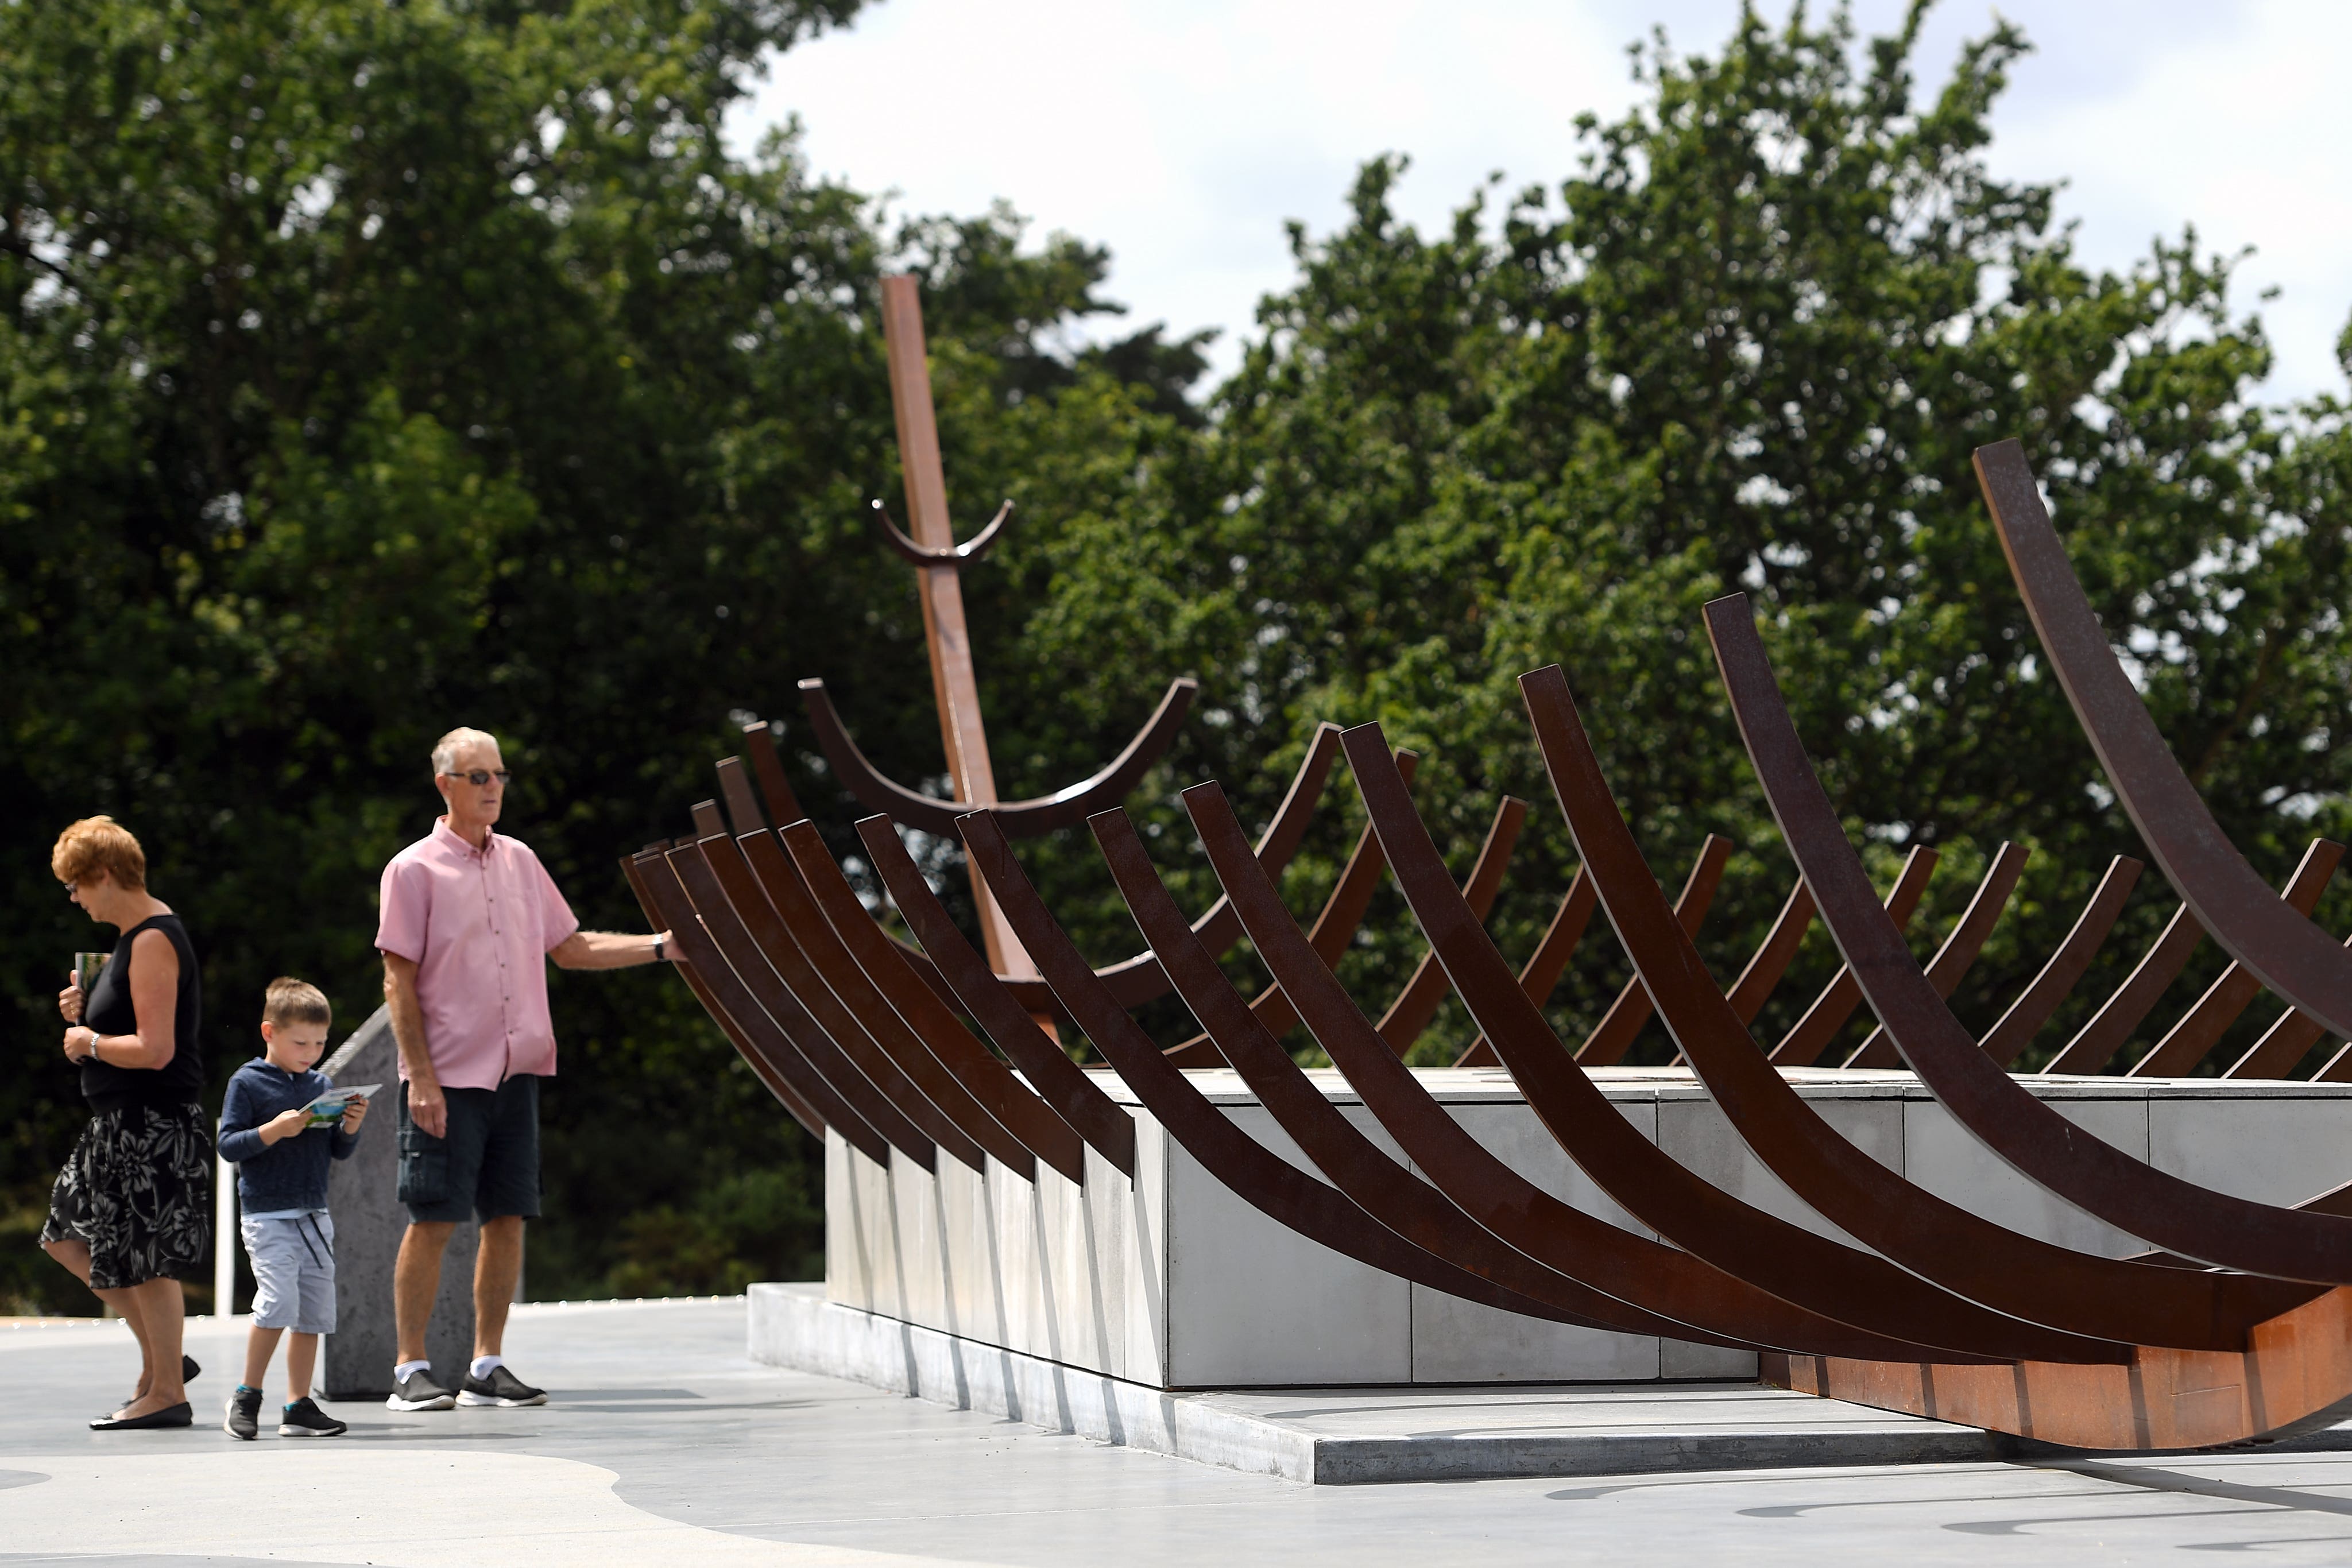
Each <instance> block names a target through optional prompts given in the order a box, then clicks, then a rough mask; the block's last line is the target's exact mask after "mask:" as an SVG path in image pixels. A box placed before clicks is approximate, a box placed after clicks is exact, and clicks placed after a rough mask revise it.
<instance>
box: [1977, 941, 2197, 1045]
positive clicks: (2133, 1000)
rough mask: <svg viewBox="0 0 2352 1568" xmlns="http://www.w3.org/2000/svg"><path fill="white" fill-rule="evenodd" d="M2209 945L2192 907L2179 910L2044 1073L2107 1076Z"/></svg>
mask: <svg viewBox="0 0 2352 1568" xmlns="http://www.w3.org/2000/svg"><path fill="white" fill-rule="evenodd" d="M2204 940H2205V929H2204V927H2202V926H2200V925H2198V924H2197V916H2196V915H2194V914H2192V913H2191V912H2190V910H2189V906H2188V905H2187V904H2182V905H2181V906H2180V907H2179V908H2178V909H2176V910H2174V911H2173V912H2172V918H2171V919H2170V920H2168V921H2167V922H2166V923H2165V926H2164V932H2163V935H2161V936H2158V937H2157V939H2156V940H2155V941H2154V942H2153V943H2151V944H2149V946H2148V949H2147V952H2146V953H2144V954H2142V955H2141V956H2140V961H2139V963H2138V964H2137V965H2136V966H2134V967H2133V969H2132V972H2131V973H2130V975H2128V976H2127V977H2125V980H2124V983H2123V984H2122V985H2120V986H2117V987H2116V989H2115V992H2114V994H2113V995H2111V996H2109V997H2108V998H2107V999H2106V1000H2105V1002H2103V1003H2102V1004H2100V1007H2099V1010H2098V1011H2097V1012H2095V1013H2093V1014H2092V1015H2091V1017H2090V1019H2089V1020H2088V1021H2087V1022H2085V1023H2084V1025H2083V1027H2082V1028H2081V1029H2080V1030H2076V1031H2075V1034H2074V1039H2073V1040H2068V1041H2067V1042H2066V1046H2065V1049H2064V1050H2063V1051H2059V1053H2058V1054H2057V1055H2055V1056H2053V1057H2052V1058H2051V1059H2050V1062H2049V1065H2047V1066H2045V1067H2044V1068H2042V1071H2043V1072H2045V1073H2074V1074H2077V1075H2081V1076H2088V1075H2090V1074H2093V1073H2096V1072H2098V1071H2102V1070H2104V1069H2105V1067H2106V1065H2107V1063H2108V1062H2110V1061H2114V1060H2115V1059H2116V1053H2117V1052H2118V1051H2122V1050H2123V1048H2124V1044H2125V1042H2126V1041H2127V1040H2130V1039H2131V1035H2132V1030H2136V1029H2137V1028H2138V1027H2139V1026H2140V1020H2141V1019H2145V1018H2147V1015H2148V1013H2149V1011H2150V1010H2151V1009H2154V1008H2155V1006H2156V1004H2157V1002H2158V1000H2159V999H2160V998H2162V997H2163V995H2164V993H2165V990H2166V988H2168V987H2169V986H2170V985H2171V984H2172V982H2173V981H2174V980H2175V979H2177V978H2179V975H2180V971H2181V969H2182V968H2183V967H2186V966H2187V964H2188V962H2189V956H2190V955H2191V954H2193V953H2195V952H2196V951H2197V948H2198V946H2199V944H2200V943H2202V942H2203V941H2204ZM2004 1065H2006V1064H2004Z"/></svg>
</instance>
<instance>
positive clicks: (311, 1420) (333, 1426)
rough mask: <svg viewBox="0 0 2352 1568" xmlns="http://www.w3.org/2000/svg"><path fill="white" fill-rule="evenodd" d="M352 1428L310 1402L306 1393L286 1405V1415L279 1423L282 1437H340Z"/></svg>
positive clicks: (279, 1432) (279, 1433) (279, 1434)
mask: <svg viewBox="0 0 2352 1568" xmlns="http://www.w3.org/2000/svg"><path fill="white" fill-rule="evenodd" d="M350 1430H351V1428H350V1427H346V1426H344V1425H343V1424H342V1423H341V1421H338V1420H336V1419H335V1418H334V1417H333V1416H330V1415H328V1414H327V1413H326V1412H325V1411H324V1410H321V1409H320V1408H319V1407H318V1406H316V1405H313V1404H311V1403H310V1396H309V1395H307V1394H306V1395H304V1396H302V1397H301V1398H299V1399H297V1400H296V1401H294V1403H293V1404H291V1405H289V1406H286V1415H285V1416H284V1418H283V1419H281V1420H280V1421H279V1422H278V1436H279V1437H341V1436H342V1435H343V1434H344V1433H345V1432H348V1431H350Z"/></svg>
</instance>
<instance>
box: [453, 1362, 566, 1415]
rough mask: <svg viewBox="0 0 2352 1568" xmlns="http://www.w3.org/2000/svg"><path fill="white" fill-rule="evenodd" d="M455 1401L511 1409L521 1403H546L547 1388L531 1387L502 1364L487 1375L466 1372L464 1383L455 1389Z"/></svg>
mask: <svg viewBox="0 0 2352 1568" xmlns="http://www.w3.org/2000/svg"><path fill="white" fill-rule="evenodd" d="M457 1403H458V1404H460V1405H500V1406H506V1407H507V1408H509V1409H513V1408H515V1407H516V1406H522V1405H544V1404H546V1403H547V1390H546V1389H544V1388H533V1387H532V1386H531V1385H530V1384H528V1383H525V1382H524V1381H523V1380H522V1379H521V1378H520V1377H517V1376H516V1375H514V1374H513V1373H511V1372H509V1371H508V1370H507V1369H506V1367H505V1366H504V1365H499V1366H494V1367H492V1368H490V1375H488V1377H476V1376H475V1375H472V1374H471V1373H467V1375H466V1381H465V1384H464V1385H463V1386H462V1387H460V1388H459V1389H458V1390H457Z"/></svg>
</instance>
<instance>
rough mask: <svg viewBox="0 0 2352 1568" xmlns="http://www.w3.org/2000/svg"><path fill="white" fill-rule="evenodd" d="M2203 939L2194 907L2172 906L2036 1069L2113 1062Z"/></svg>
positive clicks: (2089, 1068)
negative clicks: (2128, 967) (2120, 979)
mask: <svg viewBox="0 0 2352 1568" xmlns="http://www.w3.org/2000/svg"><path fill="white" fill-rule="evenodd" d="M2324 842H2326V840H2323V839H2315V840H2313V841H2312V850H2309V851H2306V852H2305V854H2304V863H2305V865H2309V864H2311V863H2313V862H2312V854H2313V852H2314V851H2316V849H2317V848H2318V846H2319V845H2320V844H2322V843H2324ZM2337 852H2338V853H2339V854H2341V853H2342V851H2341V850H2340V849H2339V850H2338V851H2337ZM2330 869H2331V870H2332V869H2333V868H2332V867H2331V868H2330ZM2296 873H2297V875H2298V876H2300V875H2301V873H2302V867H2300V866H2298V867H2297V868H2296ZM2287 892H2288V895H2289V896H2292V894H2293V893H2294V883H2293V882H2290V883H2289V884H2288V889H2287ZM2312 897H2313V899H2314V900H2315V901H2316V899H2317V897H2318V894H2317V893H2316V892H2314V893H2313V894H2312ZM2204 940H2205V928H2204V927H2203V926H2201V925H2198V924H2197V915H2196V913H2195V911H2193V910H2191V909H2190V908H2189V906H2188V905H2187V904H2182V905H2180V906H2179V908H2178V909H2175V910H2174V911H2173V912H2172V918H2171V919H2170V920H2168V921H2167V922H2166V923H2165V927H2164V934H2163V935H2162V936H2158V938H2157V939H2156V941H2155V942H2154V943H2153V944H2152V945H2151V946H2149V948H2148V950H2147V953H2145V954H2144V955H2142V956H2141V957H2140V961H2139V963H2138V964H2137V966H2136V967H2134V968H2133V969H2132V972H2131V974H2130V975H2129V976H2128V977H2126V979H2125V980H2124V983H2123V984H2122V985H2120V986H2117V987H2116V989H2115V994H2114V995H2112V996H2110V997H2109V998H2107V999H2106V1001H2105V1003H2104V1004H2102V1005H2101V1007H2100V1008H2099V1010H2098V1011H2097V1012H2095V1013H2094V1014H2093V1015H2092V1016H2091V1019H2090V1021H2089V1022H2087V1023H2085V1024H2084V1026H2083V1027H2082V1028H2081V1029H2080V1030H2077V1031H2076V1032H2075V1035H2074V1039H2073V1040H2069V1041H2068V1042H2067V1044H2066V1049H2065V1050H2063V1051H2060V1052H2059V1053H2058V1054H2057V1055H2056V1056H2054V1057H2053V1058H2051V1060H2050V1065H2048V1066H2047V1067H2044V1068H2043V1069H2042V1071H2044V1072H2050V1073H2058V1072H2068V1073H2080V1074H2091V1073H2095V1072H2098V1071H2101V1070H2102V1069H2103V1068H2105V1066H2106V1065H2107V1063H2108V1062H2110V1061H2114V1060H2115V1056H2116V1052H2117V1051H2121V1050H2122V1049H2123V1048H2124V1042H2125V1041H2126V1040H2129V1039H2131V1033H2132V1030H2136V1029H2137V1028H2138V1027H2139V1025H2140V1020H2141V1019H2144V1018H2146V1017H2147V1015H2148V1012H2149V1010H2150V1009H2153V1008H2154V1007H2155V1006H2156V1004H2157V1002H2158V999H2159V998H2161V997H2162V996H2163V995H2164V992H2165V989H2166V988H2167V987H2168V986H2170V985H2171V984H2172V982H2173V981H2174V980H2175V979H2177V978H2179V975H2180V971H2181V969H2182V968H2183V967H2186V966H2187V964H2188V962H2189V956H2190V955H2191V954H2193V953H2195V952H2196V951H2197V947H2198V945H2199V944H2200V943H2201V942H2203V941H2204Z"/></svg>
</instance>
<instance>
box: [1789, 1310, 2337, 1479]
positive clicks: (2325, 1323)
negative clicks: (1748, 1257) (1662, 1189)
mask: <svg viewBox="0 0 2352 1568" xmlns="http://www.w3.org/2000/svg"><path fill="white" fill-rule="evenodd" d="M2247 1338H2248V1344H2247V1347H2246V1349H2245V1350H2244V1351H2243V1352H2241V1353H2237V1354H2230V1353H2226V1352H2213V1351H2179V1350H2158V1349H2156V1348H2154V1347H2152V1346H2147V1345H2139V1346H2135V1347H2134V1349H2133V1354H2132V1359H2131V1362H2130V1364H2128V1365H2125V1366H2053V1365H2052V1364H2048V1363H2046V1362H2021V1363H2019V1364H2016V1365H2014V1366H2000V1367H1987V1366H1948V1365H1938V1364H1924V1363H1919V1362H1895V1361H1843V1360H1833V1359H1831V1358H1828V1357H1822V1358H1814V1357H1811V1356H1780V1355H1768V1356H1766V1357H1764V1358H1763V1364H1762V1368H1761V1370H1762V1373H1763V1380H1764V1381H1765V1382H1767V1383H1772V1384H1778V1385H1780V1386H1781V1387H1783V1388H1792V1389H1795V1390H1797V1391H1798V1392H1800V1393H1804V1394H1817V1395H1820V1396H1823V1397H1825V1398H1830V1399H1845V1400H1851V1401H1853V1403H1854V1404H1857V1405H1871V1406H1877V1407H1878V1408H1879V1409H1882V1410H1900V1411H1904V1412H1906V1413H1907V1414H1910V1415H1914V1416H1930V1417H1932V1418H1934V1419H1936V1420H1938V1421H1958V1422H1962V1423H1964V1424H1966V1425H1968V1426H1970V1427H1983V1428H1984V1429H1985V1430H1987V1431H1991V1432H2013V1433H2015V1434H2017V1435H2018V1436H2019V1437H2031V1438H2033V1439H2035V1440H2036V1441H2039V1442H2045V1443H2059V1444H2063V1445H2065V1446H2067V1447H2069V1448H2105V1449H2110V1450H2126V1451H2137V1452H2143V1453H2145V1452H2149V1451H2161V1450H2165V1449H2180V1448H2220V1447H2222V1446H2224V1445H2229V1444H2239V1443H2245V1442H2250V1441H2253V1440H2256V1439H2263V1440H2272V1439H2276V1438H2280V1437H2292V1436H2294V1434H2296V1433H2298V1432H2307V1431H2311V1430H2314V1429H2315V1428H2317V1427H2327V1426H2332V1425H2334V1424H2335V1423H2336V1422H2337V1421H2339V1420H2342V1419H2343V1418H2344V1417H2345V1416H2346V1415H2347V1414H2352V1289H2346V1288H2342V1287H2339V1288H2337V1289H2336V1290H2333V1291H2328V1292H2327V1293H2326V1294H2325V1295H2323V1296H2320V1297H2319V1298H2318V1299H2316V1300H2315V1301H2311V1302H2309V1303H2307V1304H2306V1305H2304V1306H2301V1307H2297V1308H2296V1309H2294V1311H2293V1312H2283V1313H2281V1314H2280V1315H2279V1316H2277V1317H2275V1318H2273V1319H2271V1320H2270V1321H2269V1322H2263V1323H2260V1324H2257V1325H2256V1326H2255V1328H2254V1330H2253V1332H2252V1333H2251V1334H2249V1335H2248V1336H2247Z"/></svg>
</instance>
